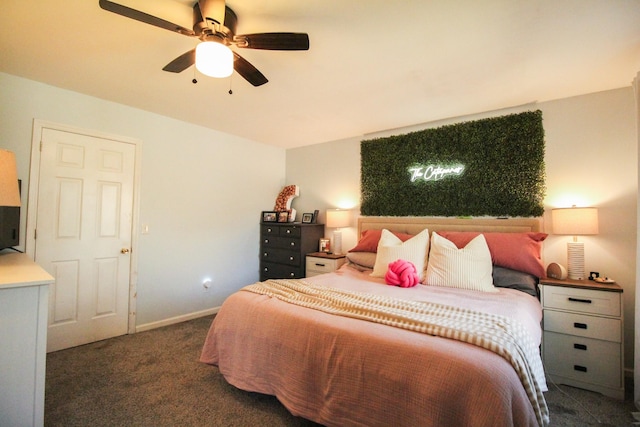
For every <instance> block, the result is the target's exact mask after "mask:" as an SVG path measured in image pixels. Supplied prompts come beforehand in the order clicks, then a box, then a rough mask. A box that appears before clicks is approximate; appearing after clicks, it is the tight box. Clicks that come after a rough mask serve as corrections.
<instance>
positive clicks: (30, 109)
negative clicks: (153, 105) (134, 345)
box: [0, 73, 285, 326]
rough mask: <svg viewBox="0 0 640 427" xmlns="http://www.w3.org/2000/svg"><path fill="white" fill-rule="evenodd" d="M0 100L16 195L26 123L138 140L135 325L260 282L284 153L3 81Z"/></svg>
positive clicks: (22, 173)
mask: <svg viewBox="0 0 640 427" xmlns="http://www.w3.org/2000/svg"><path fill="white" fill-rule="evenodd" d="M0 93H1V94H2V96H1V98H0V147H1V148H5V149H8V150H11V151H14V152H15V153H16V157H17V162H18V174H19V178H20V179H22V180H23V189H24V188H28V178H29V162H30V147H31V137H32V124H33V119H36V118H37V119H41V120H47V121H50V122H55V123H59V124H63V125H69V126H74V127H78V128H82V129H87V130H95V131H99V132H104V133H109V134H114V135H121V136H126V137H131V138H136V139H139V140H141V141H142V173H141V189H140V223H142V224H148V225H149V234H145V235H140V236H139V238H138V242H139V247H138V248H137V249H138V282H137V291H138V298H137V325H138V326H140V325H147V324H152V323H153V322H161V321H163V320H166V319H170V318H173V317H178V316H183V315H187V314H189V313H193V312H198V311H201V310H207V309H211V308H215V307H217V306H219V305H220V304H222V301H223V300H224V298H226V297H227V296H228V295H229V294H231V293H232V292H234V291H235V290H237V289H238V288H240V287H241V286H244V285H247V284H250V283H253V282H255V281H257V280H258V277H259V275H258V269H259V267H258V240H259V219H260V212H261V211H262V210H268V209H270V208H271V207H272V206H273V203H274V201H275V198H276V197H277V195H278V193H279V191H280V190H281V188H282V186H283V184H284V176H285V172H284V171H285V150H284V149H280V148H275V147H271V146H268V145H264V144H260V143H257V142H253V141H249V140H246V139H241V138H238V137H234V136H231V135H228V134H224V133H221V132H216V131H213V130H210V129H206V128H203V127H199V126H194V125H191V124H188V123H185V122H181V121H177V120H173V119H169V118H167V117H163V116H159V115H156V114H151V113H148V112H145V111H141V110H137V109H134V108H129V107H126V106H123V105H120V104H115V103H112V102H107V101H103V100H100V99H97V98H93V97H89V96H85V95H81V94H78V93H74V92H70V91H66V90H62V89H59V88H55V87H52V86H48V85H44V84H41V83H37V82H34V81H30V80H26V79H22V78H18V77H15V76H11V75H8V74H3V73H0ZM22 200H23V203H25V202H26V200H27V197H26V194H23V197H22ZM26 208H27V209H28V206H27V207H26ZM25 214H26V209H24V205H23V210H22V217H23V224H22V234H23V236H22V239H21V242H24V229H25V226H26V224H25V223H24V222H25V221H24V218H25V217H26V215H25ZM21 245H22V246H23V247H22V248H23V249H24V243H22V244H21ZM208 276H212V277H213V279H214V284H213V288H212V289H211V290H210V291H209V292H207V293H205V292H203V287H202V285H201V283H202V281H203V279H204V278H205V277H208Z"/></svg>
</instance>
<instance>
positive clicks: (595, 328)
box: [543, 310, 622, 345]
mask: <svg viewBox="0 0 640 427" xmlns="http://www.w3.org/2000/svg"><path fill="white" fill-rule="evenodd" d="M543 322H544V330H545V331H551V332H558V333H561V334H568V335H576V336H580V337H586V338H595V339H600V340H607V341H613V342H618V343H619V342H620V341H621V338H622V323H621V321H620V319H610V318H607V317H596V316H587V315H584V314H576V313H565V312H561V311H554V310H544V316H543ZM545 345H546V343H545Z"/></svg>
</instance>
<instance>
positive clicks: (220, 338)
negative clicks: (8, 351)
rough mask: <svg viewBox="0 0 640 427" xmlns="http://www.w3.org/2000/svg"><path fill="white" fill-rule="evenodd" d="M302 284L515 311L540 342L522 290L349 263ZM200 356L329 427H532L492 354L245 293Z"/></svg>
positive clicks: (231, 304)
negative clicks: (486, 288) (405, 276)
mask: <svg viewBox="0 0 640 427" xmlns="http://www.w3.org/2000/svg"><path fill="white" fill-rule="evenodd" d="M305 280H307V281H312V282H314V283H316V284H323V285H326V286H331V287H335V288H341V289H349V290H355V291H360V292H366V291H375V292H377V293H381V294H384V295H388V296H392V297H396V298H404V299H412V300H418V301H433V302H438V303H443V304H450V305H457V306H462V307H465V308H470V309H474V310H480V311H487V312H491V313H494V314H502V315H507V316H510V317H514V316H515V317H516V318H517V319H518V320H519V321H520V322H521V323H522V324H523V325H524V327H525V328H527V329H528V330H530V332H531V334H532V336H533V338H534V340H535V341H536V342H537V343H539V342H540V336H541V331H540V320H541V317H542V313H541V308H540V304H539V302H538V301H537V300H536V299H535V298H533V297H532V296H530V295H527V294H524V293H522V292H519V291H515V290H511V289H500V291H499V292H497V293H482V292H476V291H465V290H458V289H450V288H436V287H428V286H423V285H418V286H415V287H412V288H399V287H394V286H387V285H385V284H384V281H383V280H382V279H372V278H370V277H369V276H368V273H367V272H364V273H360V272H357V271H356V270H354V269H352V268H350V267H349V266H343V267H342V268H341V269H340V270H339V271H338V272H336V273H332V274H324V275H320V276H315V277H313V278H309V279H305ZM201 361H202V362H205V363H209V364H214V365H218V367H219V369H220V372H221V373H222V374H223V375H224V377H225V378H226V380H227V381H228V382H229V383H230V384H232V385H234V386H236V387H238V388H240V389H243V390H247V391H255V392H259V393H265V394H270V395H275V396H276V397H277V398H278V399H279V400H280V401H281V402H282V403H283V404H284V406H285V407H287V409H289V411H290V412H291V413H293V414H294V415H297V416H301V417H304V418H307V419H310V420H313V421H316V422H318V423H321V424H324V425H327V426H385V425H395V426H418V425H419V426H452V425H461V426H462V425H468V426H528V425H531V426H534V425H538V423H537V421H536V416H535V413H534V411H533V409H532V407H531V403H530V401H529V399H528V397H527V395H526V392H525V390H524V388H523V386H522V384H521V382H520V380H519V379H518V376H517V374H516V372H515V371H514V369H513V368H512V367H511V365H510V364H509V363H508V362H507V361H506V360H505V359H503V358H502V357H501V356H498V355H497V354H495V353H493V352H491V351H488V350H485V349H482V348H479V347H476V346H473V345H471V344H466V343H462V342H458V341H454V340H450V339H446V338H439V337H433V336H430V335H426V334H421V333H417V332H412V331H408V330H403V329H398V328H394V327H391V326H386V325H381V324H376V323H371V322H366V321H362V320H357V319H352V318H348V317H340V316H335V315H331V314H327V313H324V312H321V311H317V310H313V309H309V308H304V307H300V306H297V305H293V304H288V303H285V302H282V301H279V300H277V299H275V298H270V297H268V296H264V295H259V294H255V293H251V292H246V291H240V292H237V293H235V294H233V295H231V296H230V297H229V298H228V299H227V300H226V301H225V303H224V304H223V306H222V308H221V309H220V311H219V313H218V314H217V315H216V317H215V319H214V321H213V323H212V325H211V329H210V331H209V334H208V336H207V339H206V342H205V345H204V348H203V351H202V356H201Z"/></svg>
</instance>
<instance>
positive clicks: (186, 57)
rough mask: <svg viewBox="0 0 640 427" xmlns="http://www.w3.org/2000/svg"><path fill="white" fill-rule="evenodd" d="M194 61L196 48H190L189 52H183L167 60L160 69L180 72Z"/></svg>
mask: <svg viewBox="0 0 640 427" xmlns="http://www.w3.org/2000/svg"><path fill="white" fill-rule="evenodd" d="M195 63H196V50H195V49H191V50H190V51H189V52H185V53H183V54H182V55H180V56H178V57H177V58H176V59H174V60H173V61H171V62H169V63H168V64H167V65H165V66H164V68H163V69H162V70H163V71H169V72H170V73H181V72H183V71H184V70H186V69H187V68H189V67H191V66H192V65H193V64H195Z"/></svg>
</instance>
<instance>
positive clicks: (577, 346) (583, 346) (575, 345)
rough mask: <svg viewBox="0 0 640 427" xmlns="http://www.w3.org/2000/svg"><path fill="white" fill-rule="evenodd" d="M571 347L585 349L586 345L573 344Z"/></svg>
mask: <svg viewBox="0 0 640 427" xmlns="http://www.w3.org/2000/svg"><path fill="white" fill-rule="evenodd" d="M573 348H575V349H576V350H586V349H587V346H586V345H584V344H573Z"/></svg>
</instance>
